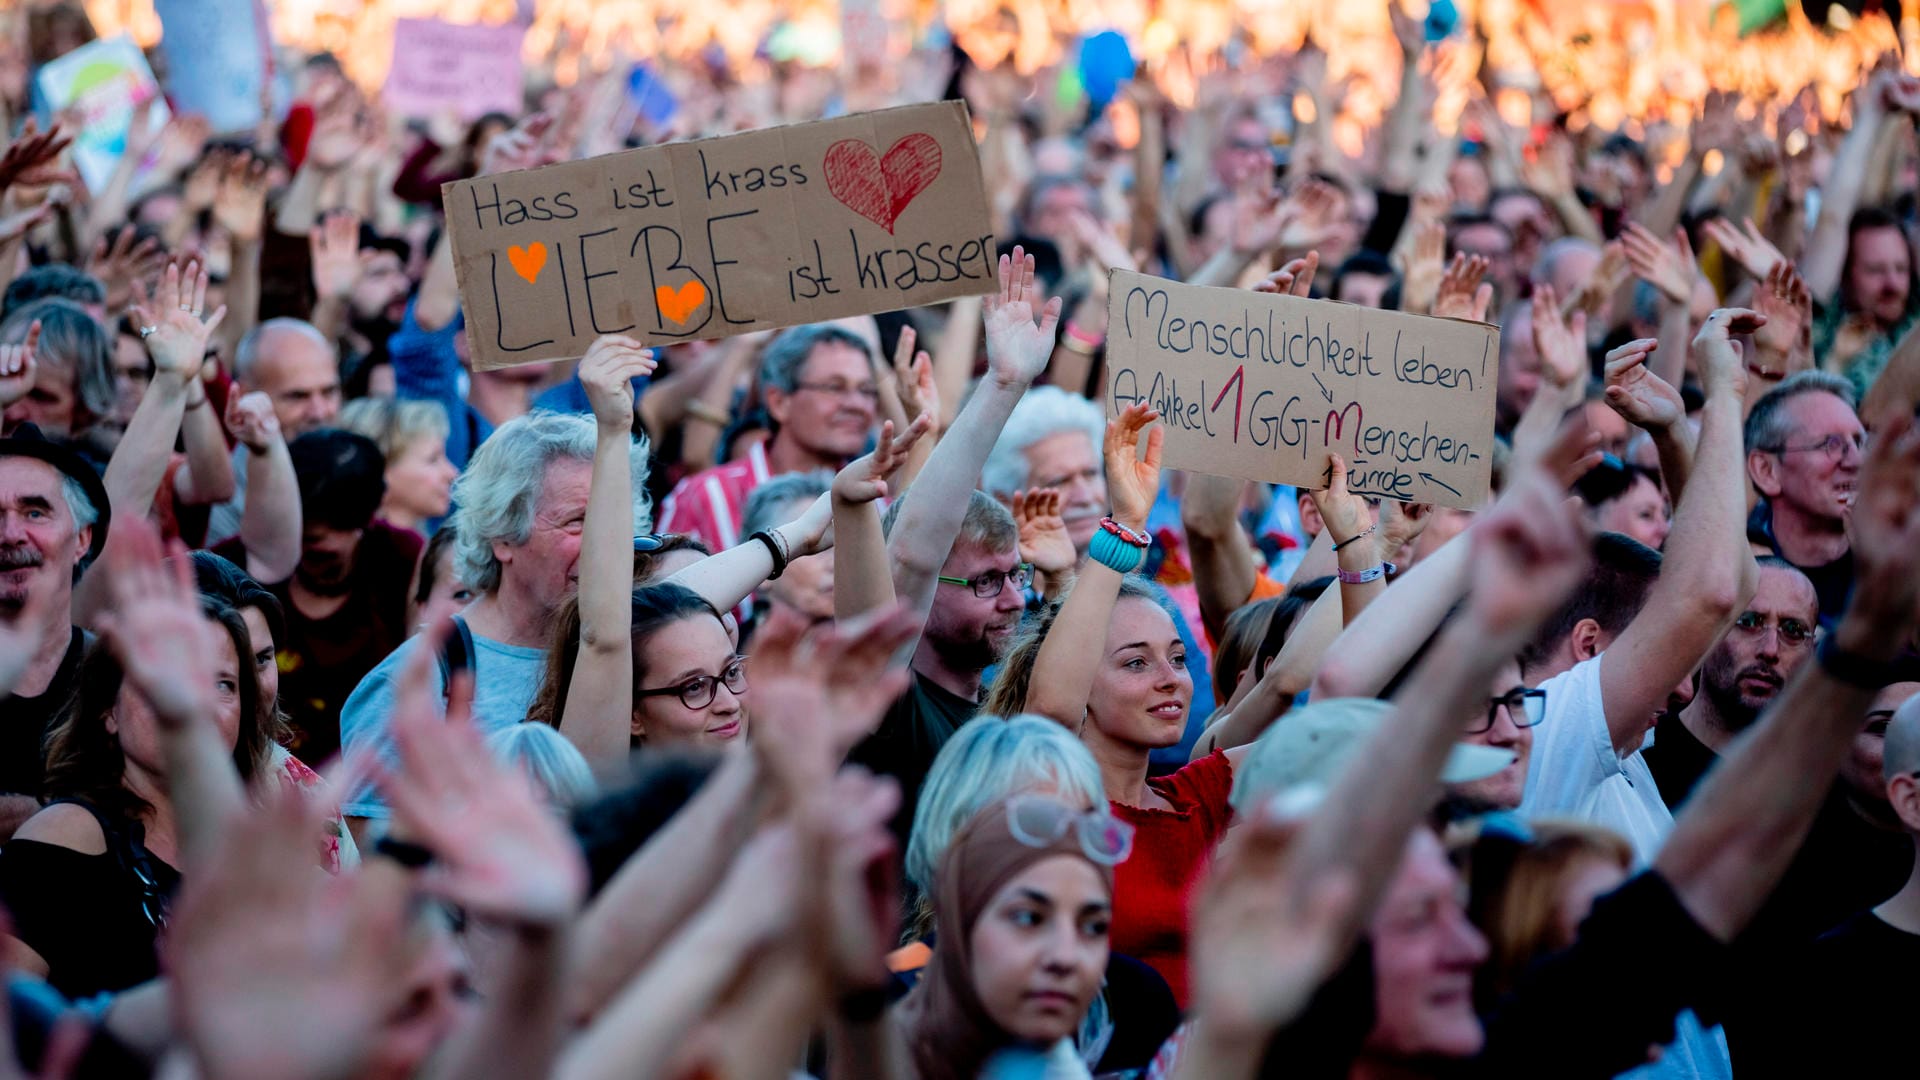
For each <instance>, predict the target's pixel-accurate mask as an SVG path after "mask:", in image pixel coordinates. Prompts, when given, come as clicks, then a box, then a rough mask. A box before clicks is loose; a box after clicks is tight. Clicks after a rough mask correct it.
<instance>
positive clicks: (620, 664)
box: [560, 334, 654, 769]
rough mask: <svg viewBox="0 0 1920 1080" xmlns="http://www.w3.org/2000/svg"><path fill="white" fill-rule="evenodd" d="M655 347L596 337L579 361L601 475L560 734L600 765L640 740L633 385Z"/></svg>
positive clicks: (585, 533)
mask: <svg viewBox="0 0 1920 1080" xmlns="http://www.w3.org/2000/svg"><path fill="white" fill-rule="evenodd" d="M653 368H654V358H653V350H651V349H643V348H641V347H640V343H639V342H638V341H635V340H634V339H632V338H630V337H627V336H626V335H624V334H606V335H603V336H601V337H599V338H596V339H595V340H594V342H593V344H592V345H591V346H589V347H588V349H587V355H586V356H585V357H583V358H581V360H580V384H581V385H582V386H584V387H585V388H586V391H587V402H588V404H590V405H591V406H592V407H593V419H594V432H595V438H594V447H593V480H592V487H591V488H590V489H589V491H588V494H587V517H586V524H585V526H584V527H583V529H582V533H581V537H580V559H579V563H578V565H579V568H580V591H579V596H580V651H579V654H578V655H577V656H576V657H575V659H574V663H573V677H572V678H571V679H569V680H568V681H567V707H566V710H565V711H564V712H563V713H562V714H561V716H560V734H562V735H565V736H566V737H567V740H568V741H569V742H571V743H573V745H575V746H577V747H579V748H580V753H581V754H582V755H584V756H585V757H586V759H587V763H588V764H589V765H592V766H594V767H595V768H596V769H608V768H613V767H617V766H619V765H620V764H621V763H623V762H625V761H626V760H627V754H628V752H629V751H630V750H631V748H632V745H633V633H632V631H633V464H632V462H633V382H632V380H633V379H634V378H636V377H638V376H641V375H647V374H651V373H652V371H653Z"/></svg>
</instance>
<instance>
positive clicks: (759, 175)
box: [444, 101, 997, 370]
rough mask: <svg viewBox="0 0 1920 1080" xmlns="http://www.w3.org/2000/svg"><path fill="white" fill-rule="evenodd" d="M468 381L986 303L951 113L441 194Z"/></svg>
mask: <svg viewBox="0 0 1920 1080" xmlns="http://www.w3.org/2000/svg"><path fill="white" fill-rule="evenodd" d="M444 194H445V202H446V208H447V228H448V235H449V238H450V240H451V242H452V245H453V254H454V266H455V269H456V272H457V274H458V276H459V280H460V297H461V302H462V305H463V306H464V308H465V311H466V318H467V340H468V344H469V345H470V346H471V355H472V358H473V366H474V367H475V368H476V369H480V370H486V369H488V368H497V367H504V366H507V365H511V364H527V363H533V362H535V361H541V360H559V359H564V358H569V357H576V356H580V355H582V354H583V353H585V352H586V349H587V346H588V345H590V344H592V342H593V339H594V338H595V337H596V336H597V335H600V334H605V333H625V334H631V335H633V336H634V337H636V338H638V339H640V340H641V341H643V342H645V343H647V344H649V345H653V344H665V343H672V342H676V341H692V340H699V339H706V338H718V337H726V336H729V335H733V334H742V333H746V332H749V331H753V330H771V329H775V328H778V327H784V326H794V325H798V324H800V323H809V322H819V321H822V320H826V319H837V318H843V317H845V316H849V315H868V314H873V313H875V312H881V311H894V310H897V309H899V308H906V307H916V306H919V305H921V304H931V303H936V302H938V301H942V300H951V299H953V298H954V297H958V296H971V295H976V294H982V293H987V292H991V291H992V290H993V289H994V287H995V285H994V282H995V273H996V264H997V255H996V249H995V247H994V241H993V227H992V224H991V218H990V216H989V214H988V211H987V193H986V187H985V184H984V183H983V182H982V180H981V177H980V160H979V157H978V155H977V153H976V151H975V147H974V142H973V128H972V126H971V124H970V122H969V121H968V119H967V112H966V106H965V105H963V104H961V103H960V102H957V101H954V102H941V103H938V104H933V105H909V106H903V107H901V108H896V109H883V110H881V111H878V112H872V113H862V114H859V115H856V116H847V117H842V118H840V119H837V120H823V121H818V122H816V123H810V124H796V125H793V126H791V127H783V128H770V129H768V130H765V131H753V132H748V133H746V134H743V135H729V136H726V137H723V138H717V139H706V140H702V141H699V142H685V143H670V144H667V145H665V146H656V147H648V148H646V149H642V150H629V151H625V152H623V153H618V154H608V155H606V156H604V157H598V158H592V159H589V160H586V161H574V162H567V163H565V164H560V165H549V166H546V167H545V168H540V169H529V170H526V171H524V172H514V173H503V174H501V175H498V176H487V177H480V178H477V179H473V180H461V181H458V182H455V183H451V184H448V185H446V187H445V188H444Z"/></svg>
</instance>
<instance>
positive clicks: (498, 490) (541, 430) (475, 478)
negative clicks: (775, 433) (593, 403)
mask: <svg viewBox="0 0 1920 1080" xmlns="http://www.w3.org/2000/svg"><path fill="white" fill-rule="evenodd" d="M595 438H596V433H595V422H594V419H593V417H590V416H580V415H572V414H563V413H550V412H534V413H529V414H527V415H526V416H523V417H520V418H519V419H516V420H511V421H509V422H507V423H506V424H503V425H502V426H501V427H500V429H499V430H497V431H495V432H494V433H493V435H492V437H491V438H489V439H488V440H487V441H486V442H484V443H482V444H481V445H480V448H479V449H478V450H476V451H474V455H473V460H472V461H471V462H469V463H468V465H467V471H466V472H465V473H464V474H462V475H461V477H460V479H459V480H458V481H456V482H455V484H454V489H453V497H454V503H455V504H456V506H457V507H458V509H457V510H455V511H454V514H453V517H452V518H450V519H449V520H448V523H447V527H448V528H451V529H454V530H455V535H456V536H457V537H458V538H457V539H456V540H455V541H454V549H453V560H454V569H455V572H456V574H457V576H458V577H459V578H460V580H462V581H465V582H467V583H469V584H470V585H471V586H472V587H473V589H474V590H475V591H476V592H477V593H478V594H479V599H477V600H475V601H474V602H473V604H472V605H471V606H469V607H468V608H467V609H466V610H465V611H464V612H463V613H462V614H461V616H460V619H461V622H462V623H464V629H465V631H466V633H464V634H457V635H456V643H455V644H454V645H453V646H452V648H451V649H450V653H451V656H450V659H449V664H450V665H451V666H465V667H467V668H469V669H470V670H471V671H472V672H473V677H474V698H473V716H474V720H475V722H476V723H478V724H479V726H480V728H481V730H482V731H483V732H491V731H493V730H496V729H499V728H503V727H506V726H507V725H509V724H517V723H519V722H520V721H521V720H522V719H524V718H525V717H526V715H527V706H528V705H529V704H530V703H531V702H532V700H533V695H534V693H535V691H536V690H538V689H539V685H540V678H541V674H542V672H543V670H544V667H545V663H546V645H547V624H548V620H549V619H550V618H551V617H552V615H553V612H554V610H555V609H556V608H558V607H559V606H560V604H561V602H562V601H564V600H565V599H566V598H567V596H568V595H569V594H570V593H572V592H573V591H574V589H575V587H576V586H577V584H578V580H579V577H578V571H577V569H576V566H575V564H576V563H577V562H578V560H579V557H580V534H581V527H582V524H583V523H584V521H585V519H586V513H587V493H588V489H589V488H590V486H591V482H592V476H593V452H594V444H595ZM630 455H631V465H632V473H631V475H632V477H633V531H634V532H635V533H644V532H646V531H647V529H648V527H649V522H650V519H651V513H650V511H651V509H652V507H651V503H650V501H649V499H648V497H647V489H646V480H647V468H646V461H647V444H646V441H645V440H644V439H642V440H637V441H635V442H633V443H632V444H631V448H630ZM421 641H422V638H420V637H418V636H416V637H414V638H412V639H411V640H409V641H408V642H407V643H406V644H404V645H402V646H400V648H398V649H396V650H394V652H393V654H392V655H390V656H388V657H387V658H386V659H385V660H383V661H381V662H380V664H379V665H378V666H377V667H375V668H374V669H373V670H372V671H370V672H368V673H367V677H366V678H364V679H362V680H361V681H360V685H359V686H358V687H356V688H355V689H354V691H353V694H352V695H351V696H349V697H348V698H347V703H346V705H345V706H344V707H343V708H342V710H341V712H340V741H341V745H342V747H343V748H344V749H346V750H347V751H349V752H351V751H352V750H354V749H355V748H356V747H360V746H381V747H383V746H384V745H385V742H386V737H387V723H388V718H389V716H390V715H391V713H392V711H393V703H394V691H395V688H396V684H397V682H398V679H399V677H400V673H401V671H402V670H403V669H404V667H405V665H406V662H407V657H408V656H410V655H412V652H413V650H414V649H417V648H420V647H421ZM469 642H470V645H469ZM443 678H444V675H443V674H436V675H435V679H436V681H438V680H441V679H443ZM442 685H444V684H442ZM343 809H344V811H345V813H346V814H347V815H348V816H349V817H353V818H383V817H385V816H386V808H385V806H384V805H382V804H381V803H380V802H379V801H378V800H377V799H375V798H373V797H372V796H371V794H370V793H367V792H362V793H359V795H358V796H357V797H356V798H354V799H353V800H352V801H350V802H349V803H348V804H347V805H346V806H345V807H344V808H343Z"/></svg>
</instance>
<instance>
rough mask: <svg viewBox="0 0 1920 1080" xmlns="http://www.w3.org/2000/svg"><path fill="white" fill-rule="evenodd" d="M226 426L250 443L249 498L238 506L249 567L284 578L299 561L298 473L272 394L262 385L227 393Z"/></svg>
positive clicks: (261, 575)
mask: <svg viewBox="0 0 1920 1080" xmlns="http://www.w3.org/2000/svg"><path fill="white" fill-rule="evenodd" d="M227 427H228V428H230V429H231V430H232V431H233V437H234V438H235V439H237V440H239V442H240V444H241V445H242V446H245V447H246V448H247V459H246V461H247V504H246V506H244V507H242V508H241V511H240V542H241V543H242V544H243V545H245V547H246V549H247V566H246V570H247V573H249V574H251V575H252V576H254V577H256V578H258V579H260V580H261V581H271V582H280V581H285V580H287V579H288V578H290V577H292V576H293V568H294V567H295V566H296V565H298V564H299V562H300V533H301V517H300V478H299V477H298V476H295V475H294V472H293V458H292V456H290V455H289V454H288V453H287V440H286V438H285V436H283V435H281V433H280V421H279V419H278V418H277V417H275V416H274V414H273V401H272V399H270V398H268V397H267V395H266V394H265V393H263V392H261V391H258V390H255V391H254V392H253V393H251V394H244V395H242V394H234V395H233V396H231V397H229V398H227Z"/></svg>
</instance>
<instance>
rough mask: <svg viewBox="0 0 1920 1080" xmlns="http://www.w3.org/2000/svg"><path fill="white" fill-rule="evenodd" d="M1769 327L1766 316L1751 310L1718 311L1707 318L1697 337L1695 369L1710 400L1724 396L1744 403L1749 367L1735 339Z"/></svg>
mask: <svg viewBox="0 0 1920 1080" xmlns="http://www.w3.org/2000/svg"><path fill="white" fill-rule="evenodd" d="M1766 324H1767V318H1766V316H1764V315H1762V314H1760V313H1759V312H1757V311H1752V310H1750V309H1748V308H1718V309H1716V310H1715V311H1714V312H1713V314H1711V315H1709V316H1707V321H1706V323H1705V324H1704V325H1702V326H1701V327H1700V332H1699V333H1697V334H1695V335H1694V336H1693V366H1694V370H1696V371H1697V372H1699V374H1700V389H1701V390H1703V391H1705V393H1706V395H1707V400H1709V401H1711V400H1713V399H1714V398H1715V397H1717V396H1719V395H1721V394H1725V395H1728V396H1730V397H1731V398H1732V399H1733V400H1735V401H1739V400H1741V398H1742V396H1743V395H1744V394H1745V393H1746V392H1747V365H1746V363H1745V362H1744V360H1743V359H1742V356H1741V350H1740V343H1739V342H1738V341H1735V340H1734V339H1733V335H1735V334H1751V333H1753V332H1754V331H1756V330H1758V329H1760V328H1761V327H1763V326H1765V325H1766Z"/></svg>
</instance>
